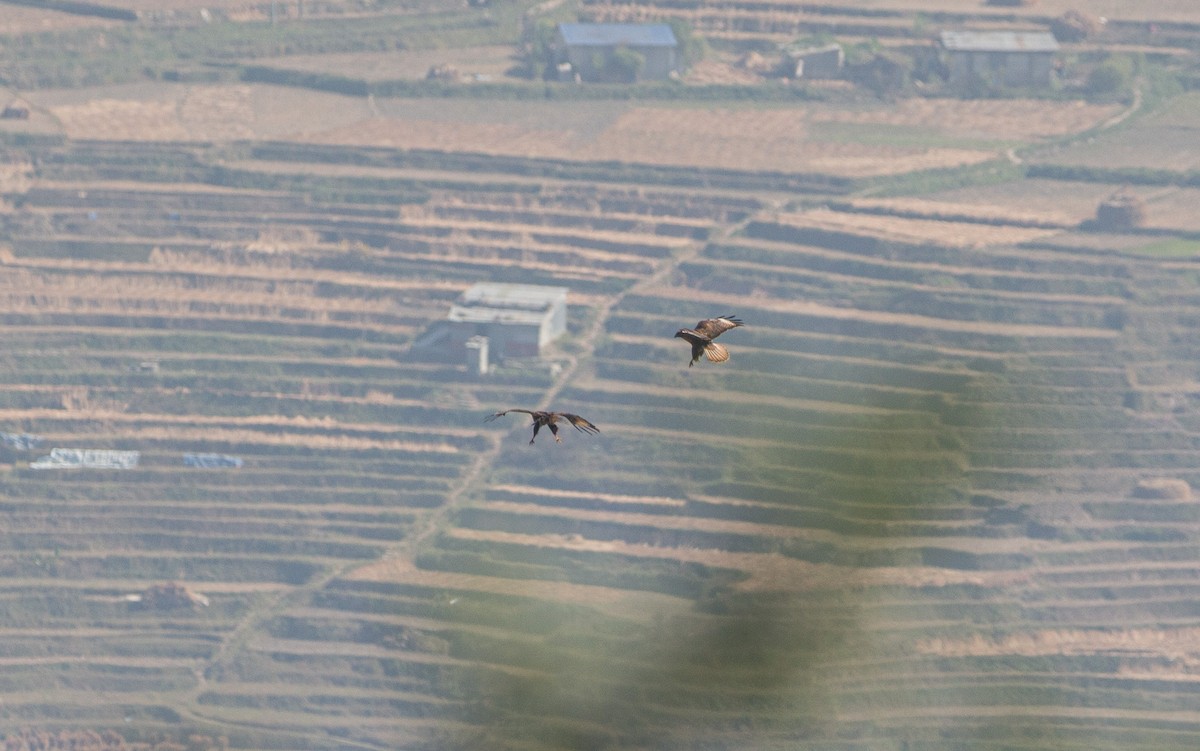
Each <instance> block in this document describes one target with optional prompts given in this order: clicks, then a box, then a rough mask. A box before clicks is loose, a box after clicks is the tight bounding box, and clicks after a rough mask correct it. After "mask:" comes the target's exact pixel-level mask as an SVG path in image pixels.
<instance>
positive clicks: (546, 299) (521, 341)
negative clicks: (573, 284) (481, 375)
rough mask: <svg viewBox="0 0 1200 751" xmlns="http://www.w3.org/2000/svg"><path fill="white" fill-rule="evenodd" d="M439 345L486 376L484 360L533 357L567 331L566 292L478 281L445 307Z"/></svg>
mask: <svg viewBox="0 0 1200 751" xmlns="http://www.w3.org/2000/svg"><path fill="white" fill-rule="evenodd" d="M443 330H444V333H445V336H444V338H442V339H441V342H442V344H443V346H445V348H446V349H447V350H449V351H451V352H460V353H461V352H464V351H465V353H466V357H467V360H468V363H470V364H472V366H473V368H472V369H474V368H475V367H478V369H479V371H480V372H486V371H487V367H488V358H489V357H490V356H495V357H498V358H500V359H505V358H521V357H538V356H540V355H541V353H542V349H543V348H544V347H545V346H546V345H548V344H550V342H552V341H554V340H555V339H557V338H558V337H560V336H562V335H563V334H564V333H566V331H567V288H566V287H549V286H542V285H536V284H499V283H490V282H481V283H479V284H475V285H473V286H471V287H470V288H469V289H467V290H466V291H465V292H463V293H462V295H460V296H459V298H458V300H457V302H455V303H454V304H453V305H452V306H451V307H450V312H449V313H448V314H447V315H446V320H445V321H444V322H443Z"/></svg>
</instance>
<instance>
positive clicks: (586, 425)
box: [483, 409, 600, 444]
mask: <svg viewBox="0 0 1200 751" xmlns="http://www.w3.org/2000/svg"><path fill="white" fill-rule="evenodd" d="M509 412H524V413H525V414H527V415H530V416H532V417H533V438H530V439H529V443H530V444H532V443H533V441H534V438H537V434H538V431H539V430H540V429H541V428H542V426H543V425H544V426H546V427H547V428H550V432H551V433H553V434H554V440H555V442H556V443H562V438H560V437H559V435H558V419H559V418H560V417H561V418H562V419H564V420H566V421H567V422H569V423H571V424H572V425H574V426H575V429H576V430H578V431H579V432H581V433H599V432H600V428H597V427H596V426H595V425H593V424H591V423H590V422H588V421H587V420H585V419H583V418H582V417H580V416H579V415H573V414H571V413H570V412H538V411H535V410H530V409H506V410H504V411H503V412H497V413H495V414H494V415H488V416H487V417H485V418H483V421H484V422H491V421H492V420H495V419H496V418H497V417H504V416H505V415H507V414H508V413H509Z"/></svg>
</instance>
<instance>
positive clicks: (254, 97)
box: [27, 83, 370, 142]
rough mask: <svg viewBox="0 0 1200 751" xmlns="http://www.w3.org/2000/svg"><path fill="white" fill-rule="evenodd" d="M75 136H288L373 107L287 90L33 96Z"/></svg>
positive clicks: (151, 88) (157, 86) (152, 86)
mask: <svg viewBox="0 0 1200 751" xmlns="http://www.w3.org/2000/svg"><path fill="white" fill-rule="evenodd" d="M27 98H28V99H29V101H30V102H32V103H33V104H34V105H35V106H38V107H40V108H42V109H44V110H46V111H47V112H49V113H50V114H51V115H52V116H53V117H54V118H55V119H56V120H57V121H58V122H59V123H60V127H61V128H62V130H63V132H65V134H66V135H67V136H68V137H71V138H87V139H113V140H133V141H218V142H219V141H231V140H238V139H247V138H268V139H270V138H287V137H289V136H295V135H298V134H302V133H304V132H305V131H307V130H310V129H323V128H328V127H330V126H332V125H334V124H339V123H341V124H346V123H351V122H354V121H356V120H359V119H361V118H364V117H367V116H369V113H370V110H369V108H368V106H367V102H366V100H364V99H361V98H355V97H345V96H340V95H337V94H328V93H322V92H315V91H307V90H303V89H294V88H288V87H274V86H260V85H246V84H233V85H226V86H202V85H201V86H192V85H176V84H162V83H147V84H131V85H125V86H111V87H103V88H98V89H89V90H63V91H52V90H47V91H38V92H33V93H30V94H29V96H28V97H27Z"/></svg>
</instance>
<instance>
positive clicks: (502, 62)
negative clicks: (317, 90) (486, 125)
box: [257, 45, 517, 81]
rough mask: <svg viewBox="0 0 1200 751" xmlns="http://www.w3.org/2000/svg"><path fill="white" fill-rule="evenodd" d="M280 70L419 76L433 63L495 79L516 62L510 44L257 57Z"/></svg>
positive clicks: (357, 76)
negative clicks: (263, 58) (262, 58)
mask: <svg viewBox="0 0 1200 751" xmlns="http://www.w3.org/2000/svg"><path fill="white" fill-rule="evenodd" d="M257 62H259V63H260V64H262V65H266V66H268V67H271V68H277V69H280V70H297V71H308V72H311V73H326V74H332V75H343V76H348V77H350V78H355V79H361V80H365V81H387V80H395V79H422V78H425V75H426V74H427V73H428V72H429V69H430V68H432V67H434V66H436V65H450V66H453V67H454V68H455V70H457V71H458V73H459V75H461V76H463V77H464V78H465V79H470V78H474V77H477V76H478V77H483V78H487V79H499V78H501V77H503V76H504V75H505V72H506V71H507V70H508V69H509V68H512V67H513V66H514V65H516V64H517V59H516V49H515V48H514V47H513V46H512V45H496V46H490V47H465V48H450V49H433V50H392V51H388V52H347V53H338V54H329V55H293V56H289V57H279V58H270V59H265V60H260V61H257Z"/></svg>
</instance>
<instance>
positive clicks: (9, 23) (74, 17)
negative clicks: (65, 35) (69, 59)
mask: <svg viewBox="0 0 1200 751" xmlns="http://www.w3.org/2000/svg"><path fill="white" fill-rule="evenodd" d="M3 10H4V12H3V13H0V35H8V34H12V35H17V34H40V33H43V32H55V31H71V30H74V29H107V28H111V27H113V26H118V25H120V24H122V23H123V22H122V21H115V20H113V19H111V18H99V17H97V16H85V15H80V14H77V13H61V12H59V11H54V10H45V9H42V8H30V7H28V6H24V5H10V4H9V3H4V9H3Z"/></svg>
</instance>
